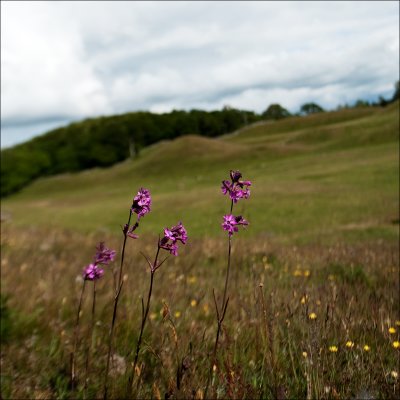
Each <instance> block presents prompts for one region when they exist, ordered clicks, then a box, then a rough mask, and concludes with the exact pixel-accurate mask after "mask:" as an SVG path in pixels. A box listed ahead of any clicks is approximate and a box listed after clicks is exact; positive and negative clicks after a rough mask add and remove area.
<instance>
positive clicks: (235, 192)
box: [221, 171, 251, 203]
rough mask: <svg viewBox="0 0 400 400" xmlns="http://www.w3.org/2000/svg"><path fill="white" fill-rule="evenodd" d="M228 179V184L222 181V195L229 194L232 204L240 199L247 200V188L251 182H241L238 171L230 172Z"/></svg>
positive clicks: (240, 175)
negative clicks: (229, 179)
mask: <svg viewBox="0 0 400 400" xmlns="http://www.w3.org/2000/svg"><path fill="white" fill-rule="evenodd" d="M230 177H231V181H230V182H229V181H228V180H224V181H222V186H221V190H222V193H223V194H224V195H225V194H227V193H229V197H230V198H231V200H232V201H233V202H234V203H237V202H238V200H240V199H248V198H249V196H250V190H249V189H248V187H249V186H251V182H250V181H242V180H241V178H242V174H241V173H240V172H239V171H231V172H230Z"/></svg>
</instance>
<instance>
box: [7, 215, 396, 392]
mask: <svg viewBox="0 0 400 400" xmlns="http://www.w3.org/2000/svg"><path fill="white" fill-rule="evenodd" d="M121 236H122V234H121ZM120 239H121V238H115V237H104V236H103V235H101V234H100V233H95V234H92V235H86V236H84V235H81V234H78V233H72V232H69V231H48V230H47V231H46V230H38V229H33V228H32V229H29V228H26V229H25V230H23V231H21V230H20V229H17V228H15V227H14V226H13V225H12V224H11V223H6V224H3V225H2V243H1V245H2V260H1V263H2V265H1V266H2V268H1V274H2V275H1V278H2V279H1V282H2V296H4V295H6V296H7V297H8V301H7V308H6V309H7V310H8V316H7V313H5V312H4V310H5V309H3V307H2V332H3V328H4V332H5V334H4V335H3V338H2V339H3V344H2V350H1V391H2V398H83V397H85V396H86V397H87V398H99V397H101V396H102V383H103V381H104V368H105V362H106V354H107V334H108V329H109V324H110V322H111V321H110V319H111V308H112V274H111V273H107V274H106V275H105V277H104V279H103V280H102V281H100V282H99V287H98V305H97V312H96V321H97V323H96V327H95V334H94V338H93V348H92V357H91V360H92V363H91V367H90V375H89V385H88V389H87V391H86V393H84V390H83V380H84V379H83V378H84V376H83V371H84V365H83V364H84V359H85V354H84V349H85V346H86V343H88V342H87V336H88V332H87V327H88V326H89V321H90V301H91V299H90V290H89V291H88V292H87V296H86V300H85V303H84V308H83V315H82V320H81V331H80V338H81V342H80V347H79V352H78V359H77V361H78V378H79V381H78V386H77V389H76V391H75V392H71V390H70V386H69V356H70V352H71V348H72V336H73V328H74V326H73V321H74V315H75V313H76V309H77V303H78V296H79V292H80V289H81V285H82V282H81V279H80V278H79V276H80V273H81V270H82V268H83V266H84V265H85V264H87V263H88V262H90V260H91V257H92V254H93V250H94V247H95V245H96V243H97V242H98V241H99V240H106V242H107V245H108V246H109V247H112V248H116V249H119V247H120V245H121V244H120ZM156 240H157V237H155V236H154V237H143V238H140V239H139V240H137V241H134V242H132V241H131V242H130V243H129V246H128V249H127V264H126V267H125V271H126V274H127V275H128V277H127V281H126V283H125V286H124V288H123V294H122V299H121V304H120V308H119V310H118V319H117V327H116V342H115V354H114V357H113V363H112V368H111V374H112V377H113V379H111V380H110V381H111V387H110V392H109V393H110V397H111V398H121V397H124V396H125V395H126V381H127V375H126V374H125V372H126V369H128V371H129V370H130V368H129V366H130V363H131V362H132V358H133V354H132V352H133V351H134V348H135V344H136V340H137V335H138V332H139V327H140V307H141V306H140V303H141V300H140V299H141V297H142V296H143V297H145V296H146V294H147V287H148V279H149V271H148V270H147V268H148V267H146V262H145V260H144V259H143V258H142V257H141V256H140V254H139V251H144V252H145V253H146V254H148V255H150V256H153V255H154V251H155V250H156V248H155V247H156ZM233 246H234V247H233V259H232V267H233V270H232V275H231V280H230V284H229V297H230V300H229V307H228V311H227V316H226V318H225V321H224V330H223V335H222V340H221V342H220V347H219V350H218V361H217V364H216V367H215V371H214V373H213V379H212V386H211V388H210V390H209V397H210V398H227V397H228V398H350V397H357V398H361V397H364V398H365V397H366V396H373V397H374V398H398V396H399V395H400V391H399V384H400V381H399V378H396V377H395V375H396V373H397V374H400V370H399V354H400V349H395V348H394V347H393V342H394V341H396V340H399V332H400V326H396V321H397V324H400V322H399V321H400V310H399V248H398V243H396V242H388V241H386V242H384V241H379V240H378V241H372V242H365V241H364V242H362V243H359V244H357V243H355V244H352V245H348V244H347V245H346V244H345V243H336V244H332V245H329V246H327V245H326V246H322V245H307V246H302V247H293V246H288V245H282V244H279V243H273V242H271V240H270V239H268V240H267V239H266V238H263V237H256V238H252V239H249V240H245V239H242V238H241V237H240V234H239V235H237V236H235V237H234V243H233ZM116 264H117V263H115V265H116ZM225 264H226V241H225V240H219V239H202V240H201V239H198V240H192V241H191V242H190V243H189V244H188V245H187V246H186V247H185V248H183V249H182V251H181V254H180V255H179V256H178V257H176V258H174V257H170V258H169V259H168V260H167V261H166V263H165V264H164V265H163V266H162V267H161V268H160V270H159V271H157V273H156V277H155V288H154V295H153V300H152V304H151V309H150V320H149V324H148V325H147V326H146V329H145V335H144V345H143V346H142V351H141V354H140V358H139V363H140V370H138V371H137V376H136V383H135V391H134V393H133V394H132V395H133V396H135V397H138V398H162V397H165V398H185V399H186V398H202V396H203V393H204V388H205V385H206V380H207V373H208V369H209V366H210V359H209V356H210V354H211V352H212V347H213V343H214V340H215V333H216V318H215V310H214V306H213V300H212V289H213V288H215V290H216V293H217V296H218V297H220V296H222V291H223V283H224V273H225ZM163 312H164V316H163ZM312 313H315V315H316V318H315V319H310V314H312ZM389 327H394V328H395V329H396V333H395V334H390V333H389V331H388V329H389ZM348 341H351V342H354V347H346V342H348ZM365 345H368V346H369V347H370V350H369V351H365V350H364V346H365ZM331 346H336V347H337V349H338V351H337V352H332V351H330V350H329V348H330V347H331ZM139 373H140V376H138V375H139Z"/></svg>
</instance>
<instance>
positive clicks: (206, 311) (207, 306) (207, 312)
mask: <svg viewBox="0 0 400 400" xmlns="http://www.w3.org/2000/svg"><path fill="white" fill-rule="evenodd" d="M203 311H204V314H205V315H208V314H210V306H209V305H208V304H207V303H206V304H204V306H203Z"/></svg>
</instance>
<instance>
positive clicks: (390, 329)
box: [388, 326, 396, 335]
mask: <svg viewBox="0 0 400 400" xmlns="http://www.w3.org/2000/svg"><path fill="white" fill-rule="evenodd" d="M388 330H389V333H390V334H391V335H393V334H394V333H396V329H395V328H393V327H392V326H391V327H390V328H389V329H388Z"/></svg>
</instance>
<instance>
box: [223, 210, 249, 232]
mask: <svg viewBox="0 0 400 400" xmlns="http://www.w3.org/2000/svg"><path fill="white" fill-rule="evenodd" d="M248 224H249V223H248V222H247V221H246V220H245V219H244V218H243V217H242V216H241V215H238V216H237V217H235V216H234V215H232V214H228V215H224V222H223V223H222V228H223V229H224V230H225V231H228V233H229V236H232V235H233V233H234V232H237V231H238V230H239V226H246V225H248Z"/></svg>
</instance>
